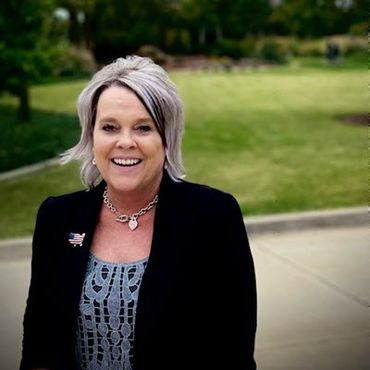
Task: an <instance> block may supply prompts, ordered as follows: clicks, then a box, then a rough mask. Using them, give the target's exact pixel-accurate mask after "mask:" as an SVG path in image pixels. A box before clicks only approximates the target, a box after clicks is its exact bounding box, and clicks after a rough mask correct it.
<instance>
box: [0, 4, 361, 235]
mask: <svg viewBox="0 0 370 370" xmlns="http://www.w3.org/2000/svg"><path fill="white" fill-rule="evenodd" d="M366 34H367V3H366V2H365V0H289V1H288V0H285V1H284V0H259V1H255V0H233V1H228V0H136V1H128V0H32V1H31V0H24V1H21V0H18V1H17V0H9V1H3V2H1V5H0V130H1V135H0V172H1V173H0V179H1V181H0V219H1V223H0V238H10V237H18V236H25V235H30V234H31V233H32V230H33V226H34V217H35V212H36V210H37V208H38V206H39V204H40V202H41V201H42V199H43V198H45V197H46V196H47V195H50V194H61V193H65V192H69V191H72V190H77V189H81V188H82V184H81V182H80V179H79V169H78V165H77V164H71V165H67V166H63V167H60V166H57V165H55V163H54V162H52V163H53V165H50V162H47V163H48V165H45V166H43V168H42V169H41V170H38V171H35V172H32V173H27V172H25V173H22V172H21V174H20V175H17V176H12V175H10V176H9V172H8V171H12V170H14V169H17V168H23V166H27V165H32V164H35V163H40V162H41V163H44V161H45V160H49V159H52V158H56V157H57V156H58V155H59V154H60V153H62V152H63V151H64V150H66V149H67V148H69V147H71V146H72V145H74V144H75V143H76V142H77V141H78V138H79V124H78V119H77V115H76V109H75V105H76V99H77V97H78V94H79V93H80V91H81V90H82V88H83V87H84V86H85V84H86V82H87V81H88V79H89V78H90V77H91V75H92V74H93V73H94V72H95V71H96V70H97V69H98V68H99V67H101V66H102V65H104V64H106V63H108V62H111V61H112V60H114V59H115V58H117V57H120V56H125V55H128V54H138V55H142V56H148V57H151V58H152V59H153V60H154V61H155V62H157V63H159V64H161V65H162V66H163V67H164V68H165V69H166V70H167V71H168V72H169V73H170V76H171V78H172V79H173V80H174V82H175V83H176V85H177V86H178V88H179V92H180V95H181V97H182V99H183V101H184V105H185V117H186V133H185V137H184V142H183V149H184V162H185V166H186V169H187V178H188V179H189V180H193V181H197V182H201V183H207V184H210V185H212V186H216V187H218V188H221V189H223V190H225V191H228V192H231V193H233V194H234V195H235V196H236V198H237V199H238V201H239V203H240V205H241V207H242V210H243V212H244V214H245V215H246V216H249V215H257V214H267V213H279V212H289V211H301V210H312V209H327V208H330V209H332V208H338V207H349V206H359V205H365V204H366V202H367V175H366V173H367V172H366V168H367V159H366V158H367V135H366V126H367V117H368V116H367V108H366V106H365V105H366V93H365V86H366V82H365V79H366V70H365V68H366V63H367V61H366V58H367V54H366V53H367V47H368V46H367V36H366Z"/></svg>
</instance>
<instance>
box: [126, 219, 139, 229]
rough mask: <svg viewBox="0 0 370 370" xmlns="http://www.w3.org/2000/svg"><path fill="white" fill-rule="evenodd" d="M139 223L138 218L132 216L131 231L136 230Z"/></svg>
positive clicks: (129, 223) (129, 224)
mask: <svg viewBox="0 0 370 370" xmlns="http://www.w3.org/2000/svg"><path fill="white" fill-rule="evenodd" d="M138 225H139V224H138V222H137V221H136V218H130V221H129V222H128V227H129V228H130V230H131V231H134V230H135V229H136V228H137V226H138Z"/></svg>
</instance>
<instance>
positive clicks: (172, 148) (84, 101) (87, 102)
mask: <svg viewBox="0 0 370 370" xmlns="http://www.w3.org/2000/svg"><path fill="white" fill-rule="evenodd" d="M110 86H122V87H126V88H129V89H130V90H132V91H133V92H134V93H135V94H136V96H137V97H138V98H139V99H140V100H141V102H142V103H143V105H144V106H145V108H146V109H147V111H148V112H149V114H150V115H151V117H152V119H153V121H154V123H155V125H156V127H157V129H158V131H159V134H160V135H161V138H162V141H163V145H164V147H165V153H166V159H165V168H166V170H167V172H168V175H169V176H170V177H171V178H172V179H173V180H174V181H180V180H181V179H182V178H183V177H184V176H185V173H184V167H183V165H182V156H181V140H182V135H183V132H184V119H183V108H182V102H181V99H180V97H179V95H178V92H177V89H176V86H175V85H174V83H173V82H172V81H171V80H170V78H169V76H168V74H167V73H166V72H165V71H164V69H163V68H161V67H160V66H159V65H157V64H155V63H154V62H153V61H152V60H151V59H149V58H143V57H139V56H134V55H133V56H128V57H126V58H118V59H117V60H115V61H114V62H113V63H111V64H108V65H107V66H105V67H103V68H102V69H101V70H100V71H98V72H97V73H95V75H94V76H93V78H92V79H91V81H90V82H89V83H88V85H87V86H86V87H85V88H84V89H83V90H82V92H81V94H80V96H79V98H78V103H77V110H78V116H79V119H80V125H81V136H80V141H79V142H78V143H77V145H75V146H74V147H72V148H71V149H69V150H67V151H66V152H64V153H63V154H62V158H61V162H62V163H63V164H65V163H68V162H70V161H72V160H75V159H77V160H80V161H81V162H82V163H81V179H82V181H83V183H84V184H85V185H86V186H87V187H89V188H92V187H94V186H96V185H97V184H98V183H99V182H100V180H101V175H100V172H99V170H98V169H97V167H96V166H95V165H93V164H92V160H93V157H94V153H93V130H94V124H95V117H96V107H97V104H98V100H99V97H100V95H101V93H102V92H103V91H104V90H105V89H107V88H108V87H110Z"/></svg>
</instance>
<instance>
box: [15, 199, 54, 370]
mask: <svg viewBox="0 0 370 370" xmlns="http://www.w3.org/2000/svg"><path fill="white" fill-rule="evenodd" d="M50 199H51V198H48V199H46V200H45V201H44V202H43V203H42V205H41V206H40V208H39V211H38V214H37V218H36V225H35V231H34V235H33V241H32V262H31V282H30V286H29V292H28V298H27V303H26V311H25V315H24V319H23V342H22V359H21V364H20V369H21V370H29V369H33V368H47V367H49V366H50V360H49V359H50V353H51V349H52V348H51V344H52V343H51V338H52V336H51V335H50V331H51V330H52V328H51V326H52V325H51V324H52V322H51V321H50V318H51V316H52V312H50V309H49V301H48V300H49V299H50V295H49V294H48V289H49V286H48V279H49V277H50V272H51V265H52V261H51V252H50V251H51V250H52V245H51V244H52V242H51V241H50V236H51V235H52V230H51V228H50V226H51V225H50V222H49V220H50V219H51V217H50V212H49V211H48V208H49V207H48V205H49V202H50Z"/></svg>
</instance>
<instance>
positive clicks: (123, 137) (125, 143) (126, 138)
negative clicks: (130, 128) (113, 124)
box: [117, 132, 136, 149]
mask: <svg viewBox="0 0 370 370" xmlns="http://www.w3.org/2000/svg"><path fill="white" fill-rule="evenodd" d="M117 145H118V147H120V148H123V149H129V148H135V147H136V141H135V140H134V138H133V137H132V134H131V133H130V132H122V133H121V134H120V136H119V139H118V142H117Z"/></svg>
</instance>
